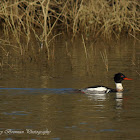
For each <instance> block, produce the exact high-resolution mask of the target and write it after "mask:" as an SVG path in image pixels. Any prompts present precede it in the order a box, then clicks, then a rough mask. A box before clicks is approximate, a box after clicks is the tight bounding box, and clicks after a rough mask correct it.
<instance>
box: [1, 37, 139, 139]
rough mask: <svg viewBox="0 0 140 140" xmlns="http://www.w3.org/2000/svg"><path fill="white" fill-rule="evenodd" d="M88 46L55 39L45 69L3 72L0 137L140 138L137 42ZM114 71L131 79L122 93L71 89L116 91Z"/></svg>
mask: <svg viewBox="0 0 140 140" xmlns="http://www.w3.org/2000/svg"><path fill="white" fill-rule="evenodd" d="M86 45H87V46H89V47H87V48H84V47H83V44H82V43H81V41H79V40H78V41H75V43H73V44H72V43H69V42H66V41H65V42H59V41H58V42H57V46H56V48H55V49H54V54H55V58H54V60H53V61H51V62H50V64H49V66H48V65H47V64H46V62H44V61H41V62H40V64H38V65H35V64H33V63H26V64H22V65H17V64H15V66H14V68H11V67H10V68H7V69H4V70H2V71H1V79H0V85H1V88H0V139H4V140H19V139H20V140H25V139H28V140H40V139H47V140H85V139H86V140H102V139H104V140H124V139H126V140H138V139H139V137H140V95H139V94H140V92H139V91H140V48H139V44H138V43H137V42H133V41H128V40H123V41H121V42H117V43H116V42H112V44H110V45H108V44H107V43H104V42H102V41H100V42H99V43H96V44H93V43H87V44H86ZM86 52H87V53H86ZM102 56H104V57H102ZM103 58H104V59H103ZM105 58H106V60H105ZM104 60H105V61H104ZM105 64H106V66H105ZM107 67H108V71H107ZM117 72H122V73H124V74H125V75H126V76H128V77H129V78H133V81H124V82H123V86H124V89H125V91H124V92H123V95H120V93H112V94H106V95H102V96H98V95H93V96H89V95H85V94H82V93H80V92H77V91H76V90H75V89H79V88H83V87H87V86H92V85H99V84H101V85H105V86H108V87H112V88H114V87H115V85H114V82H113V75H114V74H115V73H117ZM118 96H123V99H120V98H116V97H118Z"/></svg>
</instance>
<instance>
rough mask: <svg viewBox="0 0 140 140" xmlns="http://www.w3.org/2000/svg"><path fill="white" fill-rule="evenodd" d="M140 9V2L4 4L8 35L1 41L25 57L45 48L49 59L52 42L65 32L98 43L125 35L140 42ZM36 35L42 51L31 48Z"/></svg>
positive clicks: (1, 23) (1, 13)
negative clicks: (139, 37) (137, 37)
mask: <svg viewBox="0 0 140 140" xmlns="http://www.w3.org/2000/svg"><path fill="white" fill-rule="evenodd" d="M139 9H140V2H139V1H138V0H133V1H132V0H100V1H97V0H85V1H84V0H76V1H75V0H47V1H46V0H30V1H27V0H13V1H7V0H3V1H1V2H0V28H1V30H2V31H3V32H4V34H3V36H2V37H1V39H3V40H4V39H5V41H6V42H9V43H8V44H11V45H12V46H15V47H13V49H14V50H16V51H18V52H20V54H21V55H24V54H25V53H26V52H28V51H29V50H32V51H36V52H37V53H39V52H40V47H41V46H42V44H43V47H44V50H45V52H47V58H48V59H49V58H50V54H51V52H50V50H51V48H50V47H51V45H50V42H51V41H52V40H53V39H54V38H55V36H57V35H59V34H61V33H63V32H67V33H71V32H72V37H74V36H75V35H77V34H78V33H82V34H84V35H85V36H86V38H88V37H91V38H94V39H96V38H98V37H103V38H106V39H111V38H112V36H115V37H116V38H120V36H121V35H122V34H126V35H130V36H133V37H134V38H136V36H137V35H139V33H140V17H139V15H140V10H139ZM32 34H33V36H34V37H35V39H36V41H38V42H39V44H40V45H38V48H34V47H33V48H31V47H30V45H31V44H30V42H31V40H32ZM10 36H12V37H14V42H13V41H11V40H10ZM23 38H24V42H25V43H24V45H22V43H21V40H22V39H23ZM50 40H51V41H50ZM15 42H16V43H15ZM25 44H26V45H25Z"/></svg>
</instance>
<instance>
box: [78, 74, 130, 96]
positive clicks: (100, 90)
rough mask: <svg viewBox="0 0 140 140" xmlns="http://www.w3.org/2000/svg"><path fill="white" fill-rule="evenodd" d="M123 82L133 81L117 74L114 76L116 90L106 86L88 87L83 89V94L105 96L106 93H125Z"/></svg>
mask: <svg viewBox="0 0 140 140" xmlns="http://www.w3.org/2000/svg"><path fill="white" fill-rule="evenodd" d="M123 80H132V79H130V78H127V77H126V76H125V75H124V74H122V73H117V74H115V76H114V81H115V84H116V89H112V88H108V87H105V86H93V87H87V88H84V89H81V90H80V91H81V92H84V93H86V94H96V93H98V94H104V93H109V92H120V91H123V86H122V83H121V82H122V81H123Z"/></svg>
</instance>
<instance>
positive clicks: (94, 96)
mask: <svg viewBox="0 0 140 140" xmlns="http://www.w3.org/2000/svg"><path fill="white" fill-rule="evenodd" d="M88 98H89V100H94V101H105V100H106V94H88Z"/></svg>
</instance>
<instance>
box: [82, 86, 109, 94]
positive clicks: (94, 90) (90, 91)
mask: <svg viewBox="0 0 140 140" xmlns="http://www.w3.org/2000/svg"><path fill="white" fill-rule="evenodd" d="M81 91H82V92H84V93H86V94H105V93H109V92H110V89H108V88H106V87H95V88H94V87H93V88H92V87H91V88H87V89H82V90H81Z"/></svg>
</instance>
